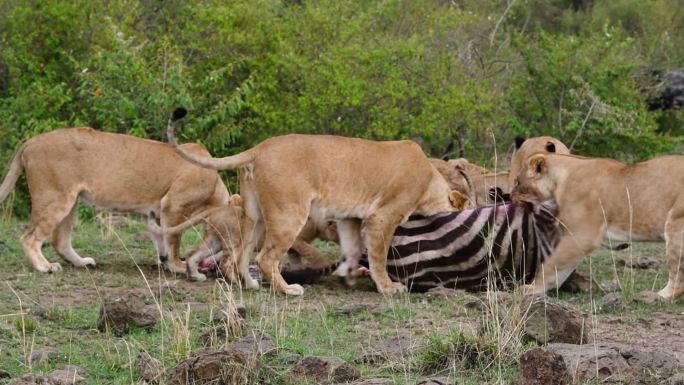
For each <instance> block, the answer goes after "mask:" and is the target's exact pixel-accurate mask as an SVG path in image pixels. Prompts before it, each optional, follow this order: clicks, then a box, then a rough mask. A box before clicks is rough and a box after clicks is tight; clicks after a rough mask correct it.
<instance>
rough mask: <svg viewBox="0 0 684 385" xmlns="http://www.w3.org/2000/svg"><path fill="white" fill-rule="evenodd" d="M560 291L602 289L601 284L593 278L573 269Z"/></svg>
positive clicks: (595, 290)
mask: <svg viewBox="0 0 684 385" xmlns="http://www.w3.org/2000/svg"><path fill="white" fill-rule="evenodd" d="M559 290H560V291H567V292H570V293H580V292H589V293H598V292H599V290H601V289H600V287H599V284H598V283H596V281H594V280H593V279H592V278H589V277H586V276H584V275H582V274H580V273H578V272H576V271H573V272H572V274H570V276H569V277H568V279H566V280H565V282H563V284H562V285H561V287H560V288H559Z"/></svg>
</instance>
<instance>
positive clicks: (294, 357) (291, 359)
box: [283, 353, 302, 365]
mask: <svg viewBox="0 0 684 385" xmlns="http://www.w3.org/2000/svg"><path fill="white" fill-rule="evenodd" d="M301 359H302V355H301V354H296V353H292V354H288V355H287V356H285V358H284V359H283V361H284V362H285V363H286V364H287V365H294V364H296V363H297V362H299V360H301Z"/></svg>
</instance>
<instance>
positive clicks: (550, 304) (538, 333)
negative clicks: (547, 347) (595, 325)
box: [520, 296, 591, 344]
mask: <svg viewBox="0 0 684 385" xmlns="http://www.w3.org/2000/svg"><path fill="white" fill-rule="evenodd" d="M520 311H521V313H522V314H521V317H522V318H523V319H525V325H524V327H523V331H524V334H525V337H526V338H527V339H531V340H534V341H536V342H538V343H540V344H546V343H552V342H565V343H573V344H580V343H586V342H588V341H589V336H590V335H591V328H590V326H589V324H588V323H586V322H584V321H585V320H584V318H583V317H582V315H581V314H580V313H579V312H578V311H576V310H574V309H570V308H567V307H565V306H563V305H561V304H559V303H557V302H555V301H552V300H551V299H549V298H547V297H536V296H535V297H533V296H527V297H525V298H523V301H522V305H521V308H520Z"/></svg>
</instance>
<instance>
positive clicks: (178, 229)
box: [154, 194, 339, 288]
mask: <svg viewBox="0 0 684 385" xmlns="http://www.w3.org/2000/svg"><path fill="white" fill-rule="evenodd" d="M243 220H244V210H243V209H242V198H241V197H240V195H238V194H234V195H232V196H231V197H230V204H229V205H227V206H220V207H215V208H210V209H208V210H206V211H204V212H201V213H198V214H196V215H194V216H193V217H192V218H189V219H188V220H186V221H185V222H183V223H180V224H178V225H176V226H173V227H168V228H165V229H161V228H160V227H156V228H154V230H155V231H160V232H164V233H165V234H180V233H182V232H183V231H185V230H187V229H188V228H190V227H193V226H195V225H197V224H199V223H200V222H204V223H205V227H204V231H203V237H202V241H201V242H200V243H199V244H197V246H195V247H194V248H193V249H192V250H191V251H190V252H189V253H188V257H187V258H186V262H187V265H188V276H189V278H190V279H192V280H195V281H204V280H206V279H207V277H206V275H204V274H202V273H201V272H200V271H199V268H198V267H199V265H200V263H202V262H203V260H205V259H207V258H211V259H212V261H211V263H210V264H218V265H219V268H220V270H221V272H222V273H223V274H224V276H225V277H226V278H228V280H230V281H232V282H235V283H238V282H239V279H238V278H239V277H238V275H237V272H239V271H243V270H246V269H247V268H248V267H247V266H248V264H249V259H248V258H243V257H244V255H243V253H242V234H241V231H242V230H241V228H242V226H241V224H242V221H243ZM315 238H319V239H323V240H327V241H333V242H339V237H338V235H337V227H336V226H335V224H334V223H331V222H328V221H321V220H314V219H309V220H308V221H307V222H306V225H304V228H302V231H301V232H300V233H299V235H298V236H297V239H296V240H295V242H294V243H293V244H292V248H291V250H292V251H294V252H295V253H297V255H298V256H299V257H300V258H302V259H303V260H304V262H305V266H307V267H309V268H312V269H317V268H323V267H326V266H328V265H330V262H329V261H328V260H327V259H325V258H324V257H323V256H322V255H321V254H320V252H319V251H318V250H317V249H316V248H315V247H314V246H312V245H311V242H312V241H313V240H314V239H315ZM257 243H258V244H259V243H260V242H257ZM244 254H246V253H244ZM245 285H246V287H248V288H255V287H258V286H259V285H258V283H257V282H256V281H254V280H253V279H251V277H249V276H245Z"/></svg>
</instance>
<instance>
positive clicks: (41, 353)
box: [29, 348, 59, 366]
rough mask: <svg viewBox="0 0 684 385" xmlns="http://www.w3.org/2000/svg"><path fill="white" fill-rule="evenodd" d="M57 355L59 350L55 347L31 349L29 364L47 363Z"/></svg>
mask: <svg viewBox="0 0 684 385" xmlns="http://www.w3.org/2000/svg"><path fill="white" fill-rule="evenodd" d="M58 356H59V352H58V351H57V349H55V348H45V349H33V351H32V352H31V355H30V356H29V361H31V366H37V365H47V364H48V363H49V362H50V361H52V360H53V359H55V358H57V357H58Z"/></svg>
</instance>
